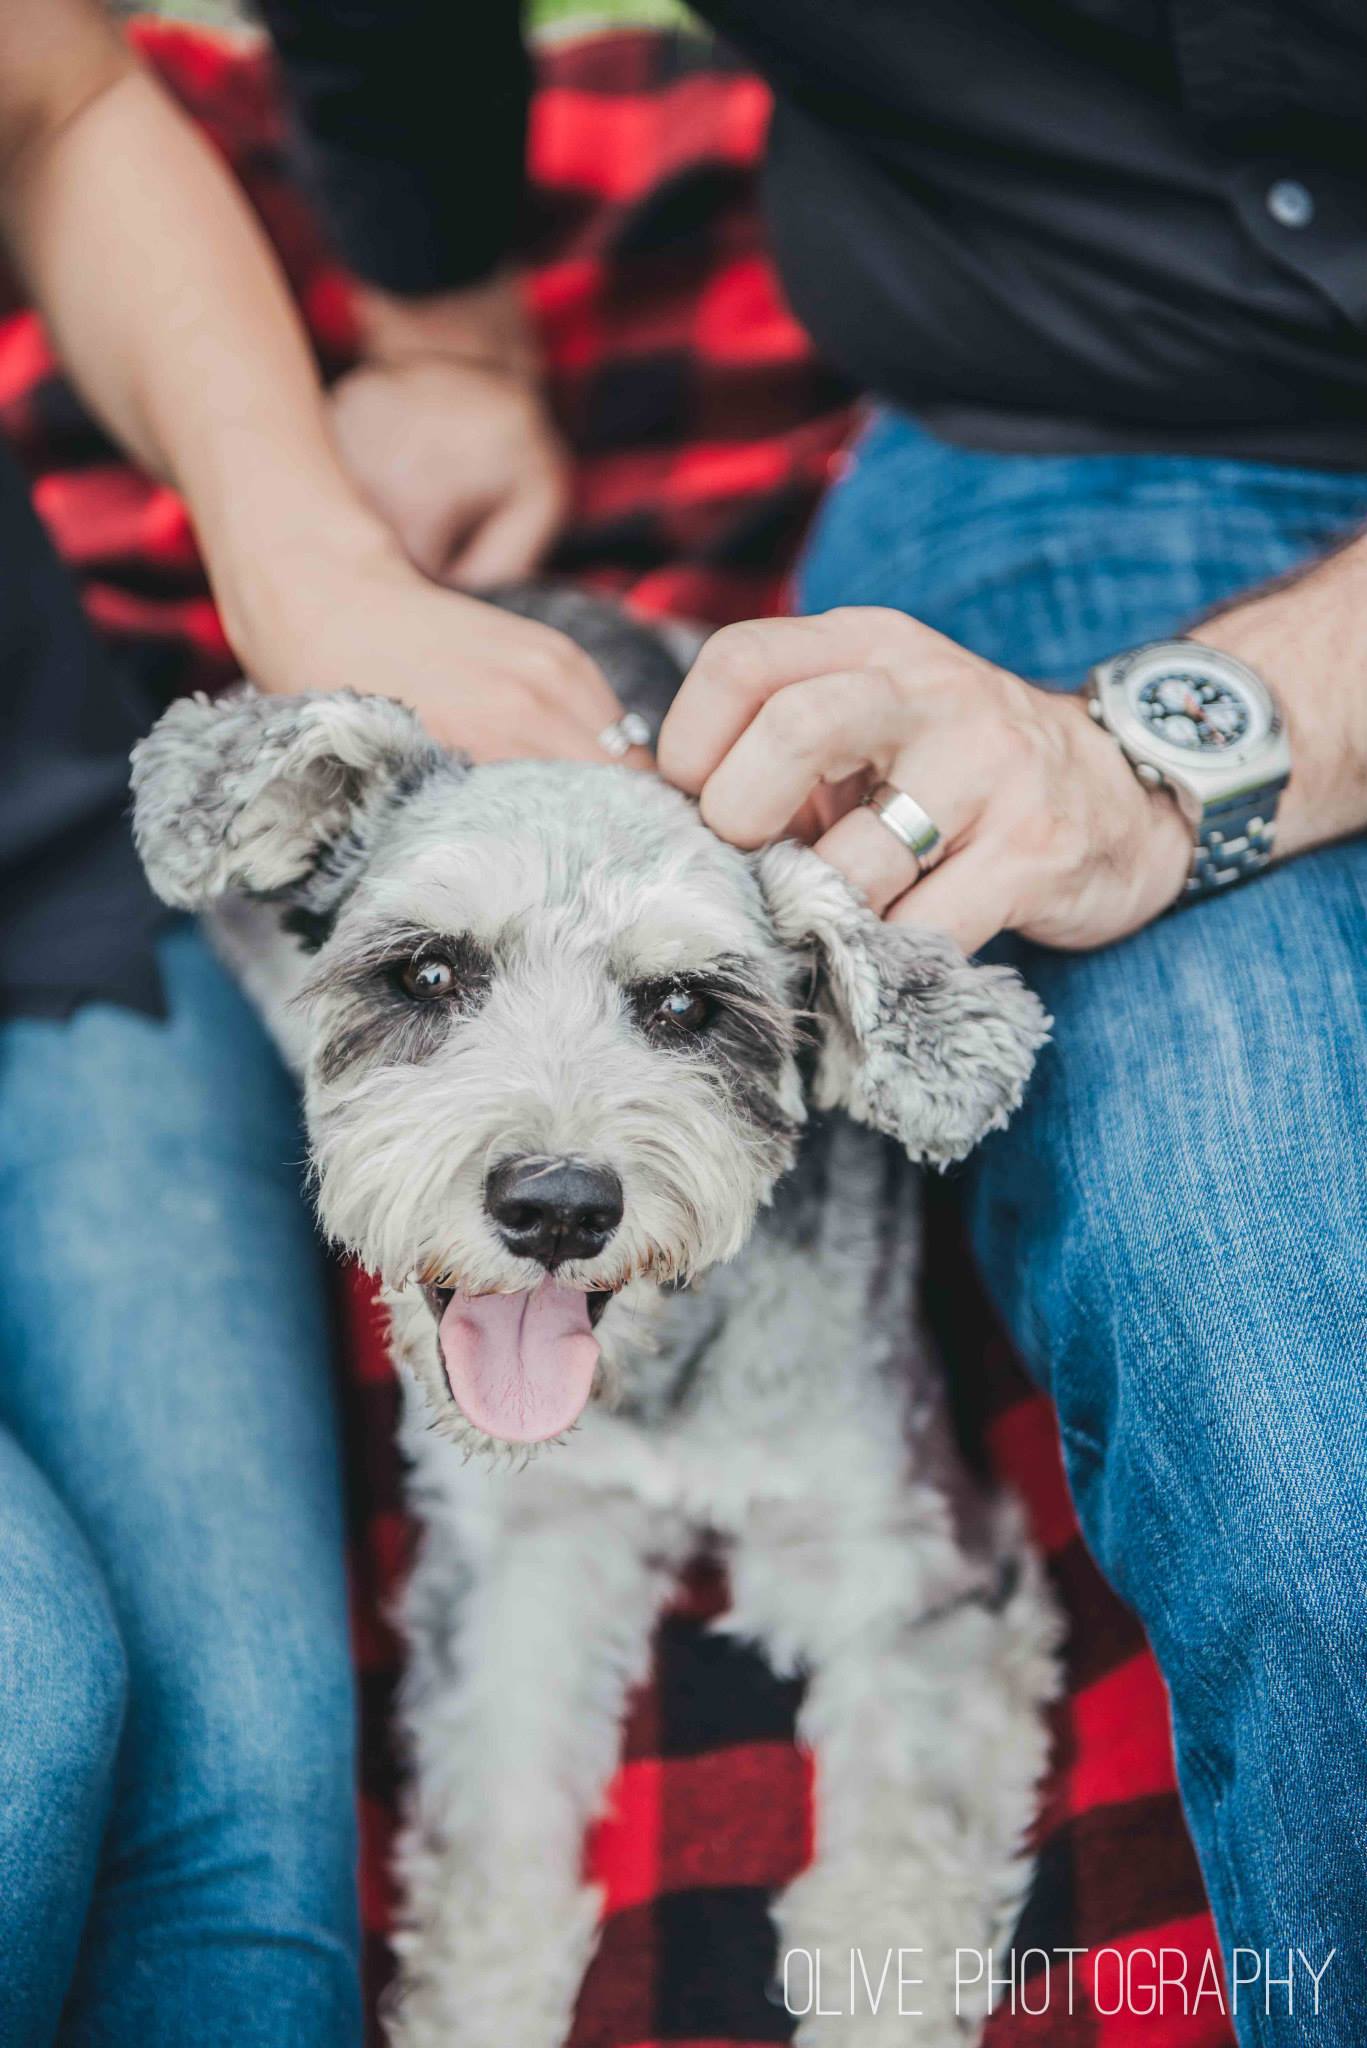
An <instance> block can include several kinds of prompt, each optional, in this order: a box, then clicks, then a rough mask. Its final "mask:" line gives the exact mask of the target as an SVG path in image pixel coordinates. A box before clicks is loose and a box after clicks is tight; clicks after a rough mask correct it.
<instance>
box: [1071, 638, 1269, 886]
mask: <svg viewBox="0 0 1367 2048" xmlns="http://www.w3.org/2000/svg"><path fill="white" fill-rule="evenodd" d="M1086 696H1087V708H1088V710H1089V711H1090V712H1091V714H1092V716H1093V718H1094V719H1095V720H1096V722H1097V724H1098V725H1101V726H1104V727H1105V729H1106V731H1107V732H1108V733H1110V734H1111V736H1112V738H1113V739H1114V740H1116V742H1117V743H1118V744H1119V747H1120V750H1121V752H1122V753H1123V754H1124V755H1125V758H1126V760H1127V761H1128V762H1129V763H1130V766H1131V767H1132V768H1133V769H1134V772H1135V774H1136V775H1137V776H1138V777H1139V780H1140V781H1141V782H1142V783H1143V784H1144V786H1145V788H1146V789H1166V790H1168V791H1170V792H1171V794H1172V795H1173V796H1174V797H1175V798H1176V800H1177V804H1178V807H1179V809H1180V810H1181V812H1182V814H1183V816H1184V817H1185V818H1186V819H1187V820H1188V822H1189V823H1190V825H1191V827H1192V830H1193V832H1194V834H1195V837H1196V844H1195V847H1194V849H1193V852H1192V859H1191V872H1190V874H1189V875H1188V876H1187V880H1186V885H1185V888H1184V889H1183V892H1182V897H1181V898H1179V901H1186V900H1188V899H1190V898H1193V897H1198V896H1209V895H1212V894H1214V893H1215V892H1216V891H1217V890H1220V889H1226V888H1228V887H1229V886H1230V885H1231V883H1234V882H1242V881H1246V880H1247V879H1248V877H1249V876H1250V875H1256V874H1260V873H1261V872H1262V870H1263V869H1264V868H1265V867H1266V866H1267V864H1268V862H1269V861H1270V860H1271V858H1272V841H1273V835H1274V833H1275V831H1276V824H1277V804H1278V802H1279V800H1280V797H1281V793H1282V790H1283V789H1284V788H1285V786H1286V782H1287V779H1288V777H1289V776H1290V773H1291V748H1290V746H1289V744H1288V742H1287V737H1286V732H1285V730H1284V728H1283V724H1282V716H1281V713H1280V711H1279V710H1278V709H1277V703H1276V699H1275V698H1274V697H1273V695H1272V692H1271V691H1270V690H1269V689H1268V687H1267V684H1266V683H1265V682H1264V681H1263V679H1262V677H1261V676H1260V675H1256V674H1255V673H1254V671H1253V670H1252V669H1251V668H1247V667H1246V666H1245V665H1244V663H1243V662H1242V661H1236V660H1235V658H1234V656H1233V655H1232V654H1222V653H1221V652H1220V650H1219V649H1218V648H1216V647H1207V646H1206V645H1205V644H1204V642H1202V641H1199V640H1155V641H1152V642H1151V643H1150V644H1149V645H1148V646H1147V647H1136V648H1133V649H1132V650H1131V652H1130V653H1128V654H1117V655H1113V656H1112V658H1111V659H1110V660H1109V661H1103V662H1100V663H1099V664H1098V665H1097V667H1096V668H1094V669H1093V670H1092V672H1091V674H1090V675H1089V676H1088V678H1087V690H1086Z"/></svg>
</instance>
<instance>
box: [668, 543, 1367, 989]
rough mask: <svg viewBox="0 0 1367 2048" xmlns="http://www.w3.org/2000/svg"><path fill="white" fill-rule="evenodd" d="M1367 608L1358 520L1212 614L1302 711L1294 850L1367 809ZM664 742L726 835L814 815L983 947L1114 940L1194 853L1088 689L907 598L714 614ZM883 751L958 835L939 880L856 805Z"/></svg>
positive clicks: (1280, 840)
mask: <svg viewBox="0 0 1367 2048" xmlns="http://www.w3.org/2000/svg"><path fill="white" fill-rule="evenodd" d="M1365 624H1367V541H1364V540H1359V541H1355V542H1354V543H1353V544H1352V545H1351V546H1349V547H1346V548H1344V549H1343V550H1342V551H1341V552H1340V553H1339V554H1336V555H1333V556H1331V557H1329V558H1328V559H1327V560H1325V561H1322V562H1320V563H1318V564H1316V565H1315V566H1314V567H1313V568H1311V569H1310V570H1308V571H1307V572H1306V573H1305V574H1304V575H1303V576H1301V577H1299V578H1297V579H1296V580H1295V581H1294V582H1291V583H1288V584H1286V585H1284V586H1282V587H1279V588H1277V589H1274V590H1268V591H1265V592H1254V593H1251V594H1250V595H1249V596H1248V597H1247V598H1246V599H1245V600H1243V601H1242V602H1241V603H1238V604H1235V605H1232V606H1230V607H1229V608H1228V609H1227V610H1224V611H1222V612H1221V613H1220V614H1219V615H1218V616H1217V617H1214V618H1212V619H1210V620H1209V621H1207V622H1206V624H1204V625H1202V626H1198V627H1196V628H1194V629H1193V635H1192V637H1194V638H1196V639H1201V640H1206V641H1209V642H1210V644H1211V645H1212V646H1215V647H1220V648H1223V649H1224V650H1225V651H1226V652H1227V653H1230V654H1234V655H1237V656H1239V657H1240V658H1241V659H1242V660H1244V661H1246V662H1248V663H1249V665H1250V666H1251V667H1253V668H1254V669H1256V670H1257V671H1258V673H1259V674H1260V675H1262V676H1263V677H1265V679H1266V680H1267V682H1268V683H1269V684H1270V685H1271V687H1272V689H1273V690H1274V691H1275V692H1276V694H1277V697H1278V700H1279V702H1280V704H1281V706H1282V710H1283V712H1284V714H1285V718H1286V725H1287V730H1288V734H1289V737H1290V741H1291V757H1292V774H1291V781H1290V783H1289V784H1288V785H1287V788H1286V790H1285V792H1284V794H1283V797H1282V801H1281V805H1280V808H1279V810H1278V813H1277V838H1276V856H1277V857H1278V858H1282V857H1285V856H1286V855H1288V854H1294V853H1301V852H1304V851H1306V850H1307V849H1308V848H1310V847H1313V846H1318V845H1321V844H1324V843H1325V842H1327V841H1329V840H1333V839H1341V838H1344V837H1346V836H1347V835H1349V834H1351V833H1356V832H1361V831H1363V830H1364V829H1367V632H1364V625H1365ZM1123 651H1124V650H1122V649H1119V648H1118V649H1116V652H1117V653H1120V652H1123ZM659 755H660V765H661V768H662V769H663V770H664V772H665V774H666V775H668V776H669V777H670V778H671V779H672V780H673V781H675V782H677V783H678V784H679V785H680V787H681V788H683V789H686V790H690V791H693V792H695V793H698V794H700V796H701V799H702V812H703V816H704V818H706V820H707V822H708V824H709V825H711V826H712V827H713V829H714V830H715V831H717V832H719V833H720V834H721V835H722V837H723V838H725V839H730V840H733V841H734V842H735V843H736V844H737V845H740V846H759V845H762V844H763V843H764V841H765V840H767V839H771V838H775V837H777V836H779V835H780V834H781V833H782V832H783V831H784V830H785V828H788V827H789V826H790V823H791V821H794V820H796V829H798V830H800V831H801V832H803V833H804V835H805V836H807V837H809V838H813V839H814V840H815V842H816V849H817V851H818V853H820V854H822V855H824V856H825V858H826V859H828V860H829V861H830V862H831V863H832V865H833V866H835V867H837V868H839V869H840V870H841V871H842V872H843V873H844V874H846V875H848V876H849V877H850V879H851V880H852V881H854V882H855V883H856V884H857V885H858V886H859V887H860V888H861V889H863V890H864V892H865V893H866V894H867V896H868V897H869V900H870V902H871V903H872V904H873V905H874V907H875V909H877V910H878V911H879V912H880V913H881V914H883V915H885V916H887V917H888V918H890V919H892V920H893V921H896V922H903V921H905V922H907V923H916V924H929V925H935V926H938V927H939V928H940V929H942V930H944V931H947V932H949V933H951V934H952V935H953V936H954V937H955V938H956V939H957V940H958V941H959V943H960V944H961V945H962V946H963V948H964V950H965V952H970V953H971V952H976V951H977V949H978V948H979V947H980V946H983V945H985V944H986V943H987V941H988V940H989V939H991V938H993V937H994V936H995V935H996V934H997V933H998V932H999V931H1019V932H1023V933H1024V934H1025V935H1026V936H1027V937H1028V938H1033V939H1038V940H1039V941H1040V942H1041V943H1042V944H1044V945H1049V946H1061V947H1069V948H1085V947H1089V946H1101V945H1105V944H1107V943H1108V942H1109V941H1110V940H1112V939H1118V938H1121V937H1123V936H1124V934H1125V933H1126V932H1131V931H1134V930H1136V929H1137V928H1138V927H1139V926H1140V925H1144V924H1147V923H1148V922H1149V921H1150V920H1151V919H1152V918H1155V917H1158V916H1160V915H1161V913H1162V912H1163V911H1165V910H1167V909H1168V908H1169V906H1170V905H1171V904H1172V903H1173V902H1174V901H1175V899H1176V897H1177V895H1178V893H1179V892H1180V890H1181V888H1182V885H1183V882H1184V881H1185V879H1186V876H1187V871H1188V868H1189V865H1190V861H1191V854H1192V832H1191V827H1190V826H1189V825H1188V824H1187V823H1186V821H1185V820H1184V819H1183V817H1182V816H1181V814H1180V812H1179V811H1178V809H1177V807H1176V805H1175V804H1174V802H1173V801H1172V799H1171V798H1170V797H1169V796H1167V795H1166V794H1164V793H1163V792H1161V791H1150V790H1146V789H1145V788H1144V787H1143V786H1142V785H1141V783H1140V782H1139V780H1138V778H1137V777H1136V776H1135V775H1134V773H1133V771H1132V770H1131V768H1130V766H1129V764H1128V762H1127V761H1126V760H1125V758H1124V756H1123V755H1122V753H1121V751H1120V748H1119V747H1118V746H1117V745H1116V742H1115V741H1114V740H1113V739H1112V738H1111V737H1110V735H1109V734H1108V733H1105V732H1103V731H1102V730H1101V729H1100V728H1099V727H1098V726H1097V725H1096V724H1094V722H1093V721H1092V719H1091V718H1090V717H1089V716H1088V713H1087V707H1086V705H1085V703H1084V701H1083V700H1082V698H1080V697H1076V696H1071V695H1067V694H1058V693H1055V692H1051V691H1046V690H1040V689H1035V688H1033V687H1032V686H1031V685H1030V684H1028V683H1026V682H1024V681H1022V679H1021V678H1020V677H1019V676H1016V675H1012V674H1010V673H1009V671H1007V670H1005V669H1000V668H997V667H995V666H994V665H993V663H991V662H988V661H983V660H981V659H980V658H979V657H978V656H977V655H975V654H971V653H969V652H968V650H967V649H966V648H963V647H960V646H958V645H956V643H955V642H954V641H952V640H947V639H946V638H945V637H944V635H943V634H941V633H936V632H933V631H932V630H931V629H930V627H928V626H923V625H921V624H919V623H918V621H917V620H915V619H912V618H907V617H906V616H905V615H904V614H902V613H901V612H894V611H884V610H881V609H878V608H875V607H852V608H850V609H848V610H842V611H833V612H826V613H824V614H821V615H819V616H817V617H815V618H806V619H758V620H754V621H751V622H749V623H747V624H744V625H740V626H730V627H727V628H726V629H724V630H723V631H722V632H720V633H717V634H715V635H714V636H713V638H712V639H711V640H709V641H708V643H707V645H706V646H705V647H704V648H703V650H702V653H701V654H700V655H699V657H698V660H697V662H696V663H695V665H694V668H693V670H692V673H691V674H690V675H689V677H688V678H687V680H686V681H685V683H684V686H683V688H682V690H681V691H680V693H679V696H678V698H677V699H676V701H675V704H674V708H673V710H672V711H671V712H670V714H669V717H668V719H667V720H666V722H665V725H664V728H663V730H662V732H661V734H660V747H659ZM870 770H872V771H873V772H874V773H876V774H877V775H878V776H879V777H881V778H884V779H886V780H887V781H889V782H891V783H893V784H895V785H896V787H897V788H899V789H904V790H906V791H908V792H909V793H910V794H911V795H912V796H913V797H915V799H916V801H917V802H918V803H919V804H921V805H923V806H924V808H925V809H926V810H927V811H928V812H929V813H930V815H931V817H932V818H934V820H935V822H936V824H937V825H938V826H939V827H940V829H941V831H942V832H943V834H944V837H945V840H946V843H947V853H946V857H945V859H944V860H943V862H942V863H941V864H940V865H939V866H937V867H936V868H935V869H934V871H933V872H932V873H931V874H929V875H927V876H926V878H925V879H924V881H920V882H917V881H916V878H915V877H916V868H915V858H914V856H913V855H911V854H909V853H907V852H906V851H905V849H904V848H903V847H902V846H900V845H899V844H898V842H897V841H896V840H895V839H894V838H893V836H892V834H891V833H890V832H888V831H887V830H886V829H885V828H884V827H883V826H882V825H881V824H880V823H879V822H878V820H877V819H876V818H875V817H874V816H873V814H872V813H871V812H870V811H868V810H867V809H864V808H862V807H860V806H859V799H860V796H861V795H862V793H863V791H864V789H865V787H866V786H867V781H868V775H869V771H870ZM1254 886H1256V884H1255V885H1254Z"/></svg>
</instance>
